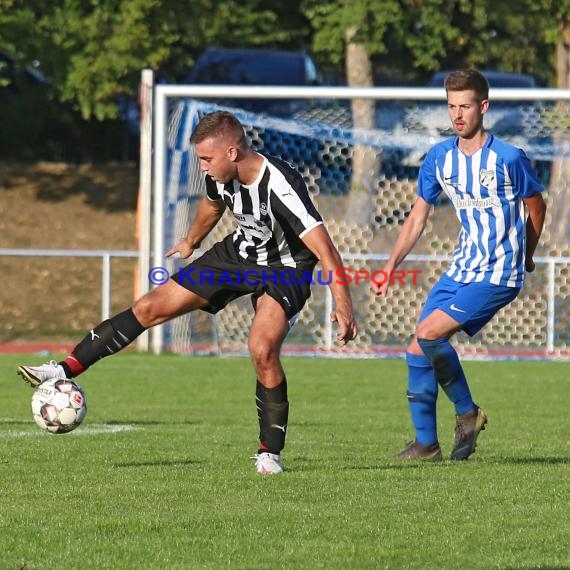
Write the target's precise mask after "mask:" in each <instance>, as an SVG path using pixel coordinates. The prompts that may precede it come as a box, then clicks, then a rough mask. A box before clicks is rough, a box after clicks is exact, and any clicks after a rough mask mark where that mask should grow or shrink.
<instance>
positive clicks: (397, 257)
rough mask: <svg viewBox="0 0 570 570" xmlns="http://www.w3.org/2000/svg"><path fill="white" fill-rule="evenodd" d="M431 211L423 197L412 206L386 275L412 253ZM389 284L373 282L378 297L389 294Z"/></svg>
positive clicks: (389, 261)
mask: <svg viewBox="0 0 570 570" xmlns="http://www.w3.org/2000/svg"><path fill="white" fill-rule="evenodd" d="M430 210H431V204H429V203H428V202H426V201H425V200H424V199H423V198H422V197H418V199H417V200H416V202H415V204H414V205H413V206H412V210H411V211H410V215H409V216H408V217H407V218H406V220H405V222H404V225H403V226H402V229H401V230H400V234H399V235H398V239H397V240H396V244H395V245H394V248H393V249H392V253H391V254H390V258H389V259H388V262H387V263H386V266H385V267H384V271H385V274H386V275H390V274H391V273H392V272H393V271H394V270H395V269H397V267H398V265H400V263H402V261H404V259H405V258H406V256H407V255H408V253H410V251H411V250H412V248H413V247H414V245H416V242H417V241H418V240H419V239H420V236H421V235H422V233H423V231H424V229H425V227H426V223H427V219H428V217H429V213H430ZM389 283H390V279H386V280H385V283H383V284H381V285H379V284H377V283H374V282H372V290H373V291H374V292H375V293H376V295H381V296H384V295H386V293H387V292H388V285H389Z"/></svg>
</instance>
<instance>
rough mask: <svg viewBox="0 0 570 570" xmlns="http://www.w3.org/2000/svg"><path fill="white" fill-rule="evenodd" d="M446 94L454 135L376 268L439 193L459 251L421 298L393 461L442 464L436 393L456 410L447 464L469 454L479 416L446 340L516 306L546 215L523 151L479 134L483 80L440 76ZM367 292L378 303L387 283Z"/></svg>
mask: <svg viewBox="0 0 570 570" xmlns="http://www.w3.org/2000/svg"><path fill="white" fill-rule="evenodd" d="M445 89H446V93H447V106H448V112H449V118H450V119H451V123H452V125H453V130H454V131H455V135H456V136H454V137H452V138H449V139H447V140H444V141H443V142H441V143H439V144H436V145H435V146H434V147H432V148H431V149H430V150H429V152H428V154H427V155H426V157H425V160H424V162H423V163H422V166H421V168H420V172H419V177H418V190H417V193H418V199H417V201H416V202H415V203H414V206H413V207H412V210H411V212H410V215H409V217H408V218H407V219H406V221H405V223H404V225H403V226H402V230H401V233H400V235H399V236H398V239H397V242H396V245H395V246H394V249H393V251H392V253H391V256H390V259H389V260H388V262H387V265H386V268H385V270H386V271H387V272H392V271H394V270H395V269H396V268H397V267H398V265H399V264H400V263H401V262H402V261H403V260H404V259H405V257H406V256H407V255H408V253H409V252H410V251H411V250H412V248H413V246H414V245H415V243H416V242H417V241H418V239H419V238H420V236H421V235H422V232H423V230H424V228H425V225H426V221H427V219H428V216H429V213H430V211H431V208H432V206H433V205H434V204H435V203H436V202H437V200H438V197H439V195H440V194H441V192H445V194H446V195H447V197H448V198H449V200H450V201H451V203H452V204H453V207H454V210H455V214H456V216H457V219H458V220H459V223H460V232H459V243H458V245H457V248H456V249H455V252H454V254H453V259H452V260H451V264H450V266H449V269H448V270H447V271H446V272H445V273H444V274H443V275H442V277H441V278H440V280H439V281H438V283H437V284H436V285H435V286H434V287H433V289H432V290H431V292H430V293H429V295H428V297H427V300H426V302H425V305H424V307H423V310H422V313H421V315H420V318H419V320H418V324H417V327H416V330H415V335H414V338H413V339H412V341H411V342H410V344H409V345H408V347H407V353H406V363H407V366H408V390H407V396H408V401H409V406H410V413H411V419H412V423H413V426H414V428H415V440H414V441H413V442H412V443H411V444H410V445H408V447H406V449H404V450H403V451H402V452H401V453H399V454H398V457H400V458H402V459H423V460H428V461H435V460H439V459H441V457H442V454H441V448H440V445H439V441H438V436H437V431H436V399H437V395H438V386H441V388H442V389H443V391H444V392H445V394H446V395H447V397H448V398H449V399H450V400H451V402H452V403H453V404H454V406H455V413H456V426H455V441H454V445H453V450H452V452H451V459H453V460H465V459H467V458H468V457H469V456H470V455H471V454H472V453H473V452H474V451H475V445H476V443H477V437H478V435H479V433H480V432H481V430H483V429H484V428H485V425H486V423H487V416H486V414H485V412H484V411H483V410H482V409H481V408H480V407H479V406H478V405H477V404H475V403H474V401H473V398H472V396H471V392H470V389H469V385H468V383H467V379H466V377H465V374H464V372H463V368H462V366H461V363H460V361H459V358H458V355H457V352H456V351H455V349H454V348H453V347H452V345H451V344H450V342H449V339H450V338H451V337H452V336H453V335H454V334H455V333H456V332H457V331H459V330H463V331H465V332H466V333H467V334H468V335H470V336H473V335H474V334H476V333H477V332H478V331H479V330H481V328H482V327H483V326H485V324H486V323H488V322H489V321H490V320H491V318H492V317H493V316H494V315H495V314H496V313H497V311H499V310H500V309H501V308H502V307H504V306H505V305H508V304H509V303H510V302H511V301H512V300H513V299H515V297H516V296H517V295H518V293H519V291H520V290H521V287H522V286H523V282H524V277H525V270H526V271H528V272H531V271H533V270H534V262H533V254H534V251H535V248H536V246H537V243H538V239H539V237H540V234H541V232H542V227H543V224H544V217H545V213H546V205H545V203H544V200H543V198H542V194H541V193H542V192H543V191H544V188H543V187H542V185H541V184H540V183H539V181H538V180H537V177H536V175H535V173H534V172H533V170H532V168H531V166H530V162H529V160H528V158H527V156H526V154H525V153H524V151H523V150H521V149H519V148H515V147H513V146H512V145H510V144H508V143H506V142H504V141H502V140H500V139H498V138H496V137H494V136H493V135H492V134H491V133H490V132H487V131H485V129H484V127H483V117H484V116H485V113H486V112H487V110H488V108H489V85H488V83H487V80H486V79H485V77H484V76H483V75H482V74H481V73H479V72H478V71H476V70H460V71H455V72H452V73H450V74H449V75H448V76H447V78H446V80H445ZM525 207H526V208H525ZM525 209H526V211H528V216H527V217H526V220H525ZM373 288H374V290H375V292H376V294H378V295H386V294H387V291H388V283H385V284H383V285H374V286H373Z"/></svg>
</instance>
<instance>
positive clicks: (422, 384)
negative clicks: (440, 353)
mask: <svg viewBox="0 0 570 570" xmlns="http://www.w3.org/2000/svg"><path fill="white" fill-rule="evenodd" d="M406 364H407V366H408V391H407V396H408V404H409V406H410V416H411V418H412V424H413V425H414V429H415V432H416V438H415V440H414V441H412V442H411V443H409V444H408V446H407V447H406V448H405V449H404V450H403V451H401V452H400V453H398V455H397V456H396V457H397V458H398V459H418V460H423V461H439V460H440V459H441V448H440V446H439V443H438V441H437V429H436V401H437V380H436V379H435V376H434V373H433V368H432V367H431V364H430V362H429V360H428V359H427V358H426V357H425V356H424V355H423V354H421V355H418V354H412V353H410V352H407V353H406Z"/></svg>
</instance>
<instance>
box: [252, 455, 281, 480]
mask: <svg viewBox="0 0 570 570" xmlns="http://www.w3.org/2000/svg"><path fill="white" fill-rule="evenodd" d="M252 459H255V469H256V470H257V472H258V473H261V474H263V475H277V474H278V473H283V465H281V456H280V455H276V454H275V453H267V452H266V453H258V454H257V455H254V456H253V457H252Z"/></svg>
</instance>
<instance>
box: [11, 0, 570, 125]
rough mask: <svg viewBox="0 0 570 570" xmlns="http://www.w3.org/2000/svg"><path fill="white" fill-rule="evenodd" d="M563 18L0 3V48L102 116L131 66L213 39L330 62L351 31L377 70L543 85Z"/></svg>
mask: <svg viewBox="0 0 570 570" xmlns="http://www.w3.org/2000/svg"><path fill="white" fill-rule="evenodd" d="M569 14H570V0H521V1H520V2H519V3H518V7H517V9H516V10H514V9H513V6H512V4H511V3H508V2H506V3H505V2H503V3H501V2H496V0H495V1H493V0H331V1H329V2H322V0H292V1H290V2H287V3H285V2H267V1H266V0H243V1H241V2H237V1H235V0H192V1H191V2H180V1H179V0H52V1H50V2H45V1H44V0H0V49H4V50H6V51H8V52H10V53H13V54H14V55H15V56H16V59H17V61H18V62H19V64H21V65H24V64H25V63H29V62H30V61H32V60H33V59H38V60H40V61H41V64H42V69H43V71H44V73H45V74H46V75H47V76H48V77H50V78H51V79H52V81H53V83H52V91H53V94H52V95H53V97H55V98H57V99H58V100H61V101H68V102H70V103H71V104H72V105H73V107H74V108H75V109H77V110H79V111H80V113H81V114H82V116H83V117H85V118H89V117H95V118H97V119H101V120H102V119H106V118H114V117H116V116H117V104H116V102H117V98H118V97H119V96H122V95H129V96H131V97H132V96H134V95H135V94H136V89H137V85H138V82H139V78H140V71H141V69H143V68H146V67H150V68H154V69H156V70H159V72H160V78H161V79H164V80H167V81H176V80H177V79H178V78H179V77H181V76H182V75H184V74H186V73H187V72H188V71H189V69H190V67H191V66H192V64H193V62H194V61H195V58H196V56H197V55H198V54H199V53H200V52H202V51H203V50H204V49H205V48H207V47H209V46H211V45H216V44H218V45H224V46H227V47H248V46H266V47H273V48H286V49H299V48H302V47H305V48H306V47H310V48H311V49H312V50H313V51H314V52H315V53H316V54H317V56H318V57H319V59H320V61H321V63H322V64H325V66H327V67H330V66H334V67H336V68H337V69H338V68H339V67H342V63H343V61H344V53H345V47H346V41H347V37H348V36H350V37H351V39H352V41H354V42H357V43H360V44H362V45H364V46H366V48H367V51H368V53H369V54H370V56H371V58H372V60H373V63H374V64H375V66H376V67H377V68H378V69H384V70H392V71H393V72H397V73H399V75H400V76H406V77H408V78H410V79H414V78H415V79H416V80H418V79H421V78H422V77H423V76H425V75H427V74H429V73H430V72H432V71H434V70H437V69H440V68H448V67H459V66H464V65H470V66H479V67H487V68H489V67H499V68H502V69H505V70H511V71H525V72H530V73H535V74H537V75H539V76H541V77H543V78H544V79H545V80H547V81H548V83H550V84H554V79H555V72H556V70H555V68H554V47H555V46H556V44H557V43H558V42H559V41H560V39H561V37H562V36H563V35H564V34H568V33H569V32H568V29H569V27H570V24H569Z"/></svg>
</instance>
